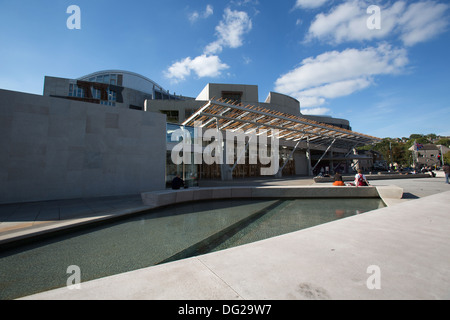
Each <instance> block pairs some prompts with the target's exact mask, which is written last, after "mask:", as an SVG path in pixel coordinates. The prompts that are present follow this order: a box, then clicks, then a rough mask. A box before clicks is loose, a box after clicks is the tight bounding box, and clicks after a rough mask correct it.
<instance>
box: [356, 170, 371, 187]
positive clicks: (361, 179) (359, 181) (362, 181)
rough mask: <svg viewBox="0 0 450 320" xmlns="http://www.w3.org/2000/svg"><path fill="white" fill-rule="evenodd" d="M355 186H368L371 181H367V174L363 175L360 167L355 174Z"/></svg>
mask: <svg viewBox="0 0 450 320" xmlns="http://www.w3.org/2000/svg"><path fill="white" fill-rule="evenodd" d="M355 186H356V187H368V186H369V181H367V179H366V176H365V175H363V173H362V170H361V169H359V170H358V173H357V174H356V176H355Z"/></svg>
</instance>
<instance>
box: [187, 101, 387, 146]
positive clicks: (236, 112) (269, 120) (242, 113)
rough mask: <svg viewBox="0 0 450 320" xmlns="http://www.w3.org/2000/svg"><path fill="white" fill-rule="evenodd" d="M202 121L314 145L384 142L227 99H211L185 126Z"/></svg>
mask: <svg viewBox="0 0 450 320" xmlns="http://www.w3.org/2000/svg"><path fill="white" fill-rule="evenodd" d="M195 122H201V123H202V127H203V128H205V129H210V128H218V129H219V130H232V131H237V130H243V131H244V132H245V133H250V132H252V131H255V130H260V131H261V130H262V131H269V130H273V129H276V130H278V131H279V133H278V138H280V139H283V140H286V141H294V142H298V141H301V140H306V139H309V142H311V143H314V144H319V145H321V144H328V145H329V144H333V145H334V146H335V147H338V148H339V147H341V148H347V149H348V148H354V147H356V146H358V145H367V144H373V143H377V142H380V141H381V140H382V139H380V138H376V137H372V136H368V135H365V134H362V133H358V132H354V131H351V130H347V129H342V128H339V127H334V126H331V125H327V124H323V123H320V122H316V121H313V120H309V119H305V118H302V117H297V116H294V115H290V114H285V113H282V112H278V111H274V110H269V109H266V108H262V107H257V106H250V105H248V106H245V107H244V106H243V105H242V104H236V103H227V102H226V101H224V100H223V99H220V100H210V101H209V102H208V103H207V104H206V105H204V106H203V107H202V108H200V109H199V110H198V111H197V112H196V113H195V114H193V115H192V116H191V117H190V118H189V119H187V120H186V121H185V122H184V123H183V125H184V126H194V125H195Z"/></svg>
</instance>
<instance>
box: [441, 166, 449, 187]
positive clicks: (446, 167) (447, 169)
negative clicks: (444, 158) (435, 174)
mask: <svg viewBox="0 0 450 320" xmlns="http://www.w3.org/2000/svg"><path fill="white" fill-rule="evenodd" d="M442 170H444V172H445V183H447V184H450V182H449V177H450V166H449V165H448V163H446V164H445V166H443V167H442Z"/></svg>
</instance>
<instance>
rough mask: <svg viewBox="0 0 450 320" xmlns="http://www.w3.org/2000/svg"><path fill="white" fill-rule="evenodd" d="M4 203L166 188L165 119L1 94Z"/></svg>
mask: <svg viewBox="0 0 450 320" xmlns="http://www.w3.org/2000/svg"><path fill="white" fill-rule="evenodd" d="M0 148H1V152H0V203H13V202H29V201H42V200H56V199H70V198H83V197H97V196H117V195H128V194H139V193H141V192H144V191H151V190H160V189H164V186H165V179H164V175H165V161H166V117H165V115H162V114H155V113H151V112H142V111H136V110H128V109H122V108H114V107H106V106H101V105H96V104H91V103H85V102H78V101H70V100H65V99H59V98H51V97H44V96H38V95H31V94H25V93H20V92H13V91H6V90H0Z"/></svg>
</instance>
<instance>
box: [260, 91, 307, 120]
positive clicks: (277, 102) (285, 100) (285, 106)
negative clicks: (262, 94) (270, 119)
mask: <svg viewBox="0 0 450 320" xmlns="http://www.w3.org/2000/svg"><path fill="white" fill-rule="evenodd" d="M266 103H267V104H269V106H276V107H275V108H274V107H272V108H273V109H275V110H277V111H280V112H283V113H288V114H292V115H294V116H297V117H300V116H301V113H300V102H299V101H298V100H296V99H294V98H292V97H290V96H287V95H284V94H281V93H277V92H270V93H269V95H268V96H267V99H266Z"/></svg>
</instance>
